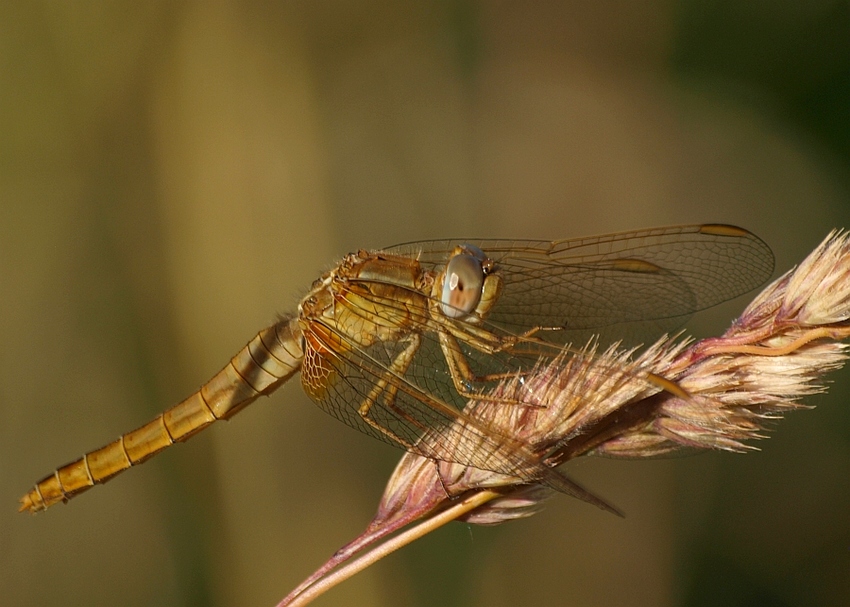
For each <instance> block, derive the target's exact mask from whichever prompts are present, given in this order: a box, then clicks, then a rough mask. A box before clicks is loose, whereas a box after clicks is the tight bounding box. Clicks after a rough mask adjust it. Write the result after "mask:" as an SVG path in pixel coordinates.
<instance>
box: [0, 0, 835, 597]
mask: <svg viewBox="0 0 850 607" xmlns="http://www.w3.org/2000/svg"><path fill="white" fill-rule="evenodd" d="M518 4H519V3H512V2H478V3H476V2H450V1H448V0H435V1H433V2H418V3H417V2H404V3H396V2H382V1H373V2H338V1H337V2H324V3H311V2H237V1H230V2H227V1H217V2H162V1H160V2H112V3H109V4H108V5H106V4H105V3H85V2H10V1H8V0H5V1H2V2H0V604H2V605H12V606H29V605H32V606H42V605H50V604H52V605H63V606H76V605H81V606H83V605H85V606H92V605H94V606H99V605H124V606H128V607H130V606H142V605H147V606H170V605H184V606H203V605H213V606H221V607H225V606H231V605H232V606H237V605H238V606H243V605H244V606H271V605H273V604H275V603H276V601H277V600H279V599H280V598H281V597H283V596H284V595H285V594H286V593H287V592H288V591H289V590H290V589H292V587H294V586H295V585H296V584H297V583H298V582H299V581H300V580H301V579H303V578H304V577H305V576H306V575H308V574H309V573H310V572H311V571H312V570H313V569H315V568H316V567H317V566H318V565H319V564H320V563H321V562H322V561H323V560H324V559H325V558H327V557H328V556H330V554H331V553H332V552H333V551H334V550H335V549H336V548H337V547H339V546H340V545H342V544H343V543H345V542H346V541H348V540H349V539H350V538H352V537H353V536H354V535H356V534H357V533H359V532H360V531H361V530H362V528H363V527H364V526H365V524H366V523H367V522H368V520H369V518H370V517H371V515H372V513H373V511H374V508H375V506H376V504H377V500H378V498H379V496H380V493H381V490H382V487H383V482H384V480H385V479H386V477H387V475H388V474H389V472H390V470H391V469H392V467H393V465H394V462H395V460H396V459H397V458H398V455H399V454H398V453H397V452H395V451H394V450H392V449H391V448H389V447H387V446H385V445H382V444H380V443H378V442H377V441H372V440H370V439H368V438H366V437H364V436H361V435H359V434H358V433H356V432H354V431H352V430H350V429H348V428H347V427H345V426H343V425H342V424H339V423H338V422H336V421H334V420H333V419H331V418H330V417H328V416H326V415H324V414H323V413H322V412H321V411H319V409H318V408H317V407H315V406H314V405H313V404H312V403H311V402H310V401H309V400H308V398H307V397H306V396H304V395H303V394H302V393H301V391H300V389H299V387H298V385H297V384H296V383H294V384H293V385H291V386H287V387H286V388H285V389H282V390H281V391H279V393H277V394H275V395H274V396H273V397H271V398H269V399H263V400H261V401H260V402H258V403H256V404H254V405H253V406H252V407H250V408H249V409H248V410H246V411H245V412H244V413H242V414H240V415H239V416H237V417H236V418H234V420H232V421H231V422H230V423H226V424H224V423H222V424H218V425H217V426H216V427H213V428H212V429H210V430H208V431H207V432H205V433H204V434H202V435H200V436H198V437H196V438H195V439H193V440H191V441H190V442H188V443H187V444H185V445H182V446H178V447H176V448H174V449H171V450H169V451H168V452H166V453H165V454H163V455H160V456H158V457H157V458H155V459H154V460H152V461H150V462H149V463H147V464H145V465H144V466H142V467H140V468H138V469H134V470H131V471H129V472H127V473H126V474H124V475H122V476H121V477H119V478H118V479H116V480H114V481H112V482H111V483H109V484H108V485H106V486H104V487H98V488H95V489H94V490H92V491H91V492H89V493H87V494H85V495H83V496H81V497H79V498H78V499H76V500H74V501H73V502H72V503H71V504H69V505H66V506H62V505H60V506H57V507H55V508H54V509H52V510H51V511H49V512H47V513H44V514H41V515H39V516H34V517H33V516H27V515H23V514H17V513H16V512H15V510H16V500H17V498H18V497H19V496H20V495H21V494H23V493H24V492H25V491H26V490H27V489H28V488H29V487H30V485H31V483H32V482H33V481H35V480H36V479H38V478H40V477H41V476H43V475H45V474H47V473H49V472H50V471H51V470H52V469H54V468H55V467H56V466H58V465H60V464H63V463H65V462H67V461H69V460H71V459H73V458H75V457H78V456H79V455H80V454H81V453H83V452H84V451H86V450H89V449H93V448H96V447H99V446H100V445H102V444H104V443H106V442H108V441H110V440H112V439H114V438H115V437H116V436H117V435H118V434H119V433H121V432H124V431H127V430H130V429H132V428H134V427H136V426H138V425H140V424H142V423H144V422H146V421H148V419H149V418H151V417H152V416H154V415H155V414H156V413H158V412H159V411H160V410H161V409H163V408H165V407H166V406H169V405H171V404H173V403H175V402H177V401H178V400H180V399H182V398H183V397H185V396H186V395H187V394H189V393H190V392H191V391H193V390H194V389H196V388H197V387H198V386H199V385H200V384H201V383H202V382H203V381H205V380H206V379H208V378H209V377H210V376H212V374H213V373H215V372H216V371H218V369H220V368H221V367H222V366H223V365H224V364H225V363H226V361H227V360H228V359H229V357H230V356H232V355H233V354H234V353H235V352H236V351H237V350H238V349H239V348H240V347H241V346H242V345H243V344H244V343H245V342H246V341H247V340H248V339H249V338H251V337H252V336H253V335H254V334H255V331H256V330H258V329H260V328H261V327H263V326H264V325H265V324H267V323H270V322H271V321H273V320H274V318H275V315H276V314H277V313H279V312H285V311H287V310H291V309H292V308H293V306H294V304H295V303H296V301H297V298H298V297H299V295H300V294H302V293H303V292H304V291H305V289H307V288H308V287H309V285H310V283H311V281H312V280H313V279H315V278H316V277H317V276H318V275H319V274H320V273H321V272H322V271H323V270H324V269H326V268H327V267H328V266H329V265H330V264H331V263H333V261H334V260H335V259H336V258H338V257H339V256H340V255H343V254H345V253H346V252H348V251H351V250H353V249H356V248H359V247H366V248H368V247H380V246H385V245H390V244H394V243H397V242H403V241H409V240H416V239H422V238H437V237H450V236H452V237H453V236H470V237H477V236H494V237H495V236H515V237H525V238H562V237H568V236H580V235H586V234H591V233H600V232H611V231H616V230H622V229H631V228H638V227H646V226H651V225H659V224H670V223H688V222H703V221H707V222H727V223H736V224H740V225H743V226H745V227H748V228H750V229H751V230H753V231H755V232H757V233H758V234H760V235H761V236H762V237H763V238H764V239H765V240H767V241H768V242H769V243H770V244H771V245H772V246H773V247H774V249H775V251H776V254H777V268H778V269H779V270H782V271H784V270H786V269H787V268H789V267H790V266H791V265H792V264H793V263H795V262H797V261H799V260H801V259H802V257H803V256H804V255H805V254H806V253H807V252H808V251H809V250H811V248H812V247H813V246H815V245H816V244H817V243H818V242H819V241H820V240H821V239H822V238H823V237H824V236H825V235H826V234H827V232H828V231H829V230H830V229H831V228H833V227H840V226H847V225H850V206H849V205H850V178H848V175H850V170H848V169H850V113H848V108H850V36H848V35H847V32H848V31H850V3H848V2H847V1H840V0H833V1H829V0H818V1H815V2H805V3H803V2H799V3H798V2H784V3H768V2H754V1H748V0H744V1H731V0H726V1H723V0H713V1H703V2H699V1H696V0H682V1H679V2H676V1H673V0H670V1H666V2H665V1H657V2H647V3H636V2H627V1H616V0H611V1H604V2H595V3H587V2H554V1H553V2H537V3H534V4H533V5H530V6H521V7H520V6H517V5H518ZM744 303H745V301H738V302H736V303H734V304H732V305H728V306H725V307H723V308H722V309H720V310H718V311H712V313H709V314H703V315H701V316H699V317H698V318H696V319H695V320H694V322H692V323H691V324H690V325H689V329H690V330H692V331H694V332H696V333H697V334H701V335H706V334H708V333H709V332H717V331H720V330H722V329H723V328H724V327H725V325H726V324H727V323H728V321H729V320H730V319H731V318H733V317H734V316H735V314H736V313H737V311H739V310H740V309H741V307H742V306H743V305H744ZM831 379H833V380H834V381H835V384H834V386H833V387H832V389H831V393H830V394H829V395H828V396H825V397H816V398H812V399H809V402H810V403H811V404H816V405H817V408H816V409H815V410H813V411H803V412H799V413H796V414H794V415H792V416H791V417H790V418H789V419H787V420H785V421H784V422H782V423H780V424H778V425H777V428H776V432H774V433H773V437H772V438H771V439H770V440H768V441H764V442H762V443H761V444H760V446H761V447H762V449H763V451H761V452H760V453H755V454H749V455H746V456H740V455H737V456H736V455H722V454H721V455H717V454H710V455H701V456H695V457H687V458H675V459H668V460H661V461H653V462H623V461H611V460H585V461H580V462H576V463H575V465H573V466H572V468H571V470H572V472H573V473H574V474H575V476H576V477H578V478H580V479H582V480H583V481H584V482H586V483H587V484H588V485H589V486H591V487H592V488H593V489H595V490H596V491H597V492H599V493H601V494H602V495H604V496H605V497H606V498H607V499H609V500H611V501H612V502H613V503H615V504H617V505H618V506H619V507H621V508H622V509H624V510H625V511H626V512H627V513H628V517H627V518H626V519H625V520H619V519H617V518H615V517H613V516H610V515H607V514H605V513H603V512H601V511H598V510H596V509H594V508H592V507H590V506H587V505H585V504H582V503H578V502H576V501H575V500H570V499H568V498H566V497H563V496H558V497H556V498H555V499H553V500H552V501H551V502H550V503H549V505H548V507H547V509H546V510H545V511H544V512H543V513H542V514H540V515H538V516H536V517H534V518H532V519H529V520H527V521H519V522H515V523H511V524H507V525H504V526H502V527H500V528H492V529H484V528H476V527H472V528H470V527H468V526H465V525H461V524H453V525H450V526H449V527H447V528H445V529H443V530H440V531H439V532H437V533H435V534H433V535H432V536H431V537H428V538H425V539H424V540H422V541H420V542H418V543H417V544H416V545H414V546H411V547H409V548H407V549H405V550H404V551H402V552H400V553H398V554H396V555H393V556H392V557H390V558H389V559H387V560H386V561H384V562H381V563H380V564H378V565H377V566H375V567H373V568H372V569H370V570H369V571H367V572H365V573H363V574H361V575H359V576H358V577H357V578H355V579H353V580H351V581H349V582H347V583H346V584H344V585H343V586H341V587H339V588H337V589H335V590H333V591H332V592H331V593H330V594H328V595H326V596H325V597H323V598H322V600H320V601H317V603H316V604H317V605H418V606H438V605H439V606H443V605H480V606H485V605H486V606H501V605H505V606H508V605H539V606H550V605H568V606H572V605H576V606H578V605H581V606H584V605H589V606H612V607H613V606H621V605H629V606H631V607H640V606H653V607H657V606H661V607H665V606H713V605H726V606H729V605H731V606H797V605H799V606H804V605H805V606H809V605H846V604H850V517H848V516H847V513H848V512H850V481H848V479H850V403H849V402H848V399H847V395H848V391H850V374H849V373H846V372H845V373H836V374H834V375H833V376H832V378H831Z"/></svg>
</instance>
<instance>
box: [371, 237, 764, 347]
mask: <svg viewBox="0 0 850 607" xmlns="http://www.w3.org/2000/svg"><path fill="white" fill-rule="evenodd" d="M465 243H468V244H473V245H475V246H477V247H479V248H481V249H482V250H483V251H484V252H485V253H486V254H487V255H488V256H490V257H491V258H492V259H493V260H495V261H496V263H497V266H498V269H497V271H498V272H501V273H502V275H503V276H504V291H503V292H502V294H501V296H500V297H499V301H498V303H497V304H496V306H495V307H494V309H493V311H492V313H491V314H490V315H489V317H488V320H489V321H490V322H492V323H494V324H496V325H499V326H502V327H504V328H505V329H506V330H508V331H512V332H517V333H520V332H522V331H524V330H527V329H528V328H530V327H535V326H541V327H562V328H563V330H561V331H557V332H552V333H549V334H548V335H547V337H549V338H550V339H552V340H554V341H557V342H562V343H565V342H574V343H581V342H584V341H586V340H587V339H588V338H589V337H590V336H591V335H599V336H600V340H601V341H602V342H603V343H605V342H607V341H611V340H614V339H622V340H624V342H625V343H629V344H635V343H638V342H639V341H643V340H645V339H654V338H656V337H658V336H659V335H660V334H661V333H664V332H669V331H672V330H674V329H676V328H678V327H680V326H681V325H682V324H683V323H684V322H685V321H686V320H687V319H688V318H689V317H690V316H691V315H692V314H693V313H694V312H696V311H698V310H703V309H705V308H708V307H711V306H713V305H716V304H719V303H721V302H723V301H727V300H729V299H732V298H734V297H737V296H739V295H742V294H744V293H746V292H748V291H750V290H752V289H754V288H756V287H757V286H759V285H761V284H762V283H764V282H765V281H766V280H767V279H768V278H769V277H770V275H771V273H772V272H773V253H772V252H771V250H770V248H769V247H768V246H767V245H766V244H765V243H764V242H763V241H762V240H760V239H759V238H758V237H757V236H755V235H754V234H752V233H750V232H748V231H746V230H744V229H742V228H738V227H734V226H726V225H719V224H710V225H692V226H675V227H665V228H652V229H647V230H639V231H634V232H623V233H618V234H608V235H603V236H595V237H588V238H576V239H571V240H560V241H553V242H549V241H528V240H443V241H429V242H418V243H410V244H405V245H399V246H396V247H391V248H389V249H387V252H390V253H393V254H396V255H411V256H413V257H417V258H418V259H419V260H420V263H422V264H423V265H425V266H426V267H430V268H432V269H438V268H440V267H442V265H443V264H445V262H446V258H447V256H448V255H449V254H450V253H451V251H452V250H454V248H455V247H456V246H457V245H459V244H465Z"/></svg>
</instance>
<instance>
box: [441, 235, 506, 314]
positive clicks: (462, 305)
mask: <svg viewBox="0 0 850 607" xmlns="http://www.w3.org/2000/svg"><path fill="white" fill-rule="evenodd" d="M495 269H496V264H495V263H494V262H493V260H492V259H490V258H489V257H487V255H486V254H485V253H484V251H482V250H481V249H479V248H478V247H476V246H473V245H468V244H467V245H461V246H458V247H456V248H455V250H454V251H453V252H452V255H451V257H450V258H449V262H448V263H447V264H446V269H445V270H444V271H443V272H442V274H441V275H440V278H439V280H438V281H437V283H436V284H435V293H434V294H435V295H437V294H438V293H439V297H440V310H441V311H442V313H443V314H444V315H445V316H446V317H448V318H453V319H458V320H465V321H467V322H473V323H474V322H477V321H479V320H480V319H482V318H484V317H485V316H486V315H487V313H488V312H489V311H490V308H492V306H493V304H494V303H495V302H496V300H497V299H498V295H499V292H500V291H501V284H502V282H501V278H500V277H499V276H498V274H496V273H495Z"/></svg>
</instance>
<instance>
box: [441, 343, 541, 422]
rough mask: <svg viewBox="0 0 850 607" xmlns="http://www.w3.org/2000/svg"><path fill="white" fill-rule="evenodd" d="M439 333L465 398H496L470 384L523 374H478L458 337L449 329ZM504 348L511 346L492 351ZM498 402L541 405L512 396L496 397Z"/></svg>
mask: <svg viewBox="0 0 850 607" xmlns="http://www.w3.org/2000/svg"><path fill="white" fill-rule="evenodd" d="M532 331H536V330H532ZM439 335H440V347H441V348H442V350H443V356H444V357H445V359H446V363H447V364H448V366H449V374H450V375H451V377H452V382H453V383H454V386H455V390H457V392H458V394H460V395H461V396H462V397H464V398H468V399H473V400H494V399H493V397H491V396H489V395H488V394H485V393H483V391H481V392H476V391H474V390H471V389H470V388H469V384H483V383H485V382H493V381H499V380H502V379H514V378H517V377H520V376H521V375H522V372H520V371H516V372H511V373H491V374H488V375H476V374H475V372H474V371H473V370H472V368H471V367H470V366H469V361H468V360H467V359H466V356H465V355H464V354H463V352H462V351H461V349H460V344H459V343H458V341H457V337H455V336H454V335H453V334H451V333H449V332H448V331H440V332H439ZM512 341H513V340H512ZM503 349H504V350H507V349H509V346H508V345H500V346H499V347H498V349H493V350H491V351H492V352H499V351H501V350H503ZM496 402H499V403H500V404H506V405H523V406H526V407H539V406H540V405H537V404H535V403H529V402H526V401H521V400H517V399H510V398H504V399H502V398H500V399H496Z"/></svg>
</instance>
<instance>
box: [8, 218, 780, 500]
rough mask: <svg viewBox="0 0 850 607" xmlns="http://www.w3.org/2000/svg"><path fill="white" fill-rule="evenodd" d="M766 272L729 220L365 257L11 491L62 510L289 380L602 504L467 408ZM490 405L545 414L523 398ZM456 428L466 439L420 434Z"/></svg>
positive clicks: (448, 457) (342, 265) (680, 319)
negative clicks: (204, 373)
mask: <svg viewBox="0 0 850 607" xmlns="http://www.w3.org/2000/svg"><path fill="white" fill-rule="evenodd" d="M772 272H773V254H772V252H771V250H770V248H769V247H768V246H767V245H766V244H765V243H764V242H763V241H762V240H760V239H759V238H758V237H757V236H755V235H754V234H752V233H751V232H749V231H747V230H745V229H743V228H739V227H735V226H730V225H724V224H703V225H687V226H673V227H662V228H650V229H644V230H638V231H631V232H621V233H615V234H607V235H602V236H595V237H585V238H575V239H567V240H557V241H535V240H495V239H483V240H482V239H454V240H432V241H423V242H414V243H408V244H403V245H397V246H393V247H389V248H386V249H382V250H376V251H366V250H360V251H358V252H356V253H352V254H349V255H347V256H346V257H344V258H343V259H342V260H341V261H340V262H339V263H338V264H337V265H336V266H335V267H334V268H332V269H331V270H329V271H328V272H326V273H325V274H323V275H322V276H321V277H320V278H319V279H318V280H316V281H315V282H314V283H313V285H312V287H311V288H310V290H309V292H308V293H307V294H306V295H305V296H304V297H303V299H302V300H301V301H300V303H299V304H298V306H297V309H296V310H295V311H294V312H293V313H291V314H288V315H285V316H281V317H280V318H279V320H278V321H277V322H275V323H274V324H272V325H271V326H269V327H267V328H265V329H263V330H262V331H260V332H259V333H257V335H256V336H254V338H253V339H251V340H250V341H249V342H248V343H247V344H246V345H245V346H244V347H243V348H242V349H241V350H240V351H239V352H238V353H237V354H236V355H235V356H234V357H233V358H232V359H231V360H230V361H229V362H228V363H227V365H226V366H225V367H224V368H223V369H222V370H221V371H219V372H218V373H217V374H216V375H214V376H213V377H212V379H210V380H209V381H208V382H207V383H205V384H204V385H203V386H201V388H200V389H198V390H197V391H196V392H195V393H194V394H192V395H191V396H189V397H188V398H187V399H185V400H183V401H182V402H180V403H178V404H176V405H174V406H173V407H171V408H170V409H167V410H166V411H164V412H163V413H161V414H159V415H157V416H156V417H155V418H154V419H153V420H151V421H150V422H148V423H147V424H145V425H143V426H141V427H139V428H137V429H135V430H133V431H131V432H128V433H126V434H124V435H122V436H121V437H120V438H118V439H117V440H115V441H113V442H111V443H109V444H107V445H105V446H103V447H101V448H100V449H96V450H94V451H90V452H88V453H86V454H85V455H83V456H82V457H80V458H78V459H76V460H74V461H73V462H71V463H69V464H66V465H64V466H62V467H60V468H58V469H56V470H55V471H54V472H53V473H51V474H49V475H47V476H45V477H44V478H43V479H41V480H39V481H38V482H37V483H35V485H34V486H33V488H32V489H31V490H30V491H29V492H28V493H27V494H26V495H25V496H24V497H23V498H21V500H20V510H21V511H29V512H38V511H41V510H45V509H47V508H48V507H50V506H52V505H53V504H56V503H59V502H67V501H68V500H69V499H71V498H72V497H75V496H77V495H79V494H80V493H82V492H84V491H86V490H87V489H89V488H91V487H93V486H94V485H97V484H101V483H104V482H106V481H107V480H109V479H111V478H113V477H114V476H116V475H117V474H119V473H120V472H123V471H124V470H127V469H129V468H130V467H132V466H135V465H137V464H140V463H142V462H144V461H146V460H147V459H149V458H150V457H152V456H153V455H155V454H157V453H159V452H160V451H162V450H164V449H166V448H167V447H169V446H171V445H173V444H175V443H178V442H182V441H185V440H186V439H188V438H189V437H191V436H193V435H195V434H196V433H198V432H200V431H201V430H203V429H205V428H206V427H208V426H209V425H210V424H212V423H213V422H215V421H217V420H220V419H228V418H230V417H232V416H233V415H234V414H236V413H237V412H239V411H241V410H242V409H243V408H245V407H246V406H247V405H249V404H250V403H252V402H253V401H255V400H256V399H257V398H259V397H260V396H265V395H268V394H270V393H272V392H274V391H275V390H277V389H278V388H279V387H280V386H281V385H283V384H285V383H286V382H288V381H289V380H290V379H291V378H292V377H293V376H294V375H296V374H298V373H300V378H301V384H302V387H303V389H304V391H305V392H306V393H307V394H308V395H309V396H310V398H311V399H313V400H314V401H315V402H316V403H317V404H318V405H319V406H320V407H321V408H322V409H323V410H325V411H326V412H327V413H329V414H331V415H332V416H334V417H336V418H337V419H339V420H341V421H343V422H344V423H346V424H348V425H349V426H352V427H354V428H356V429H358V430H360V431H361V432H364V433H366V434H368V435H370V436H373V437H375V438H377V439H379V440H382V441H384V442H387V443H390V444H392V445H395V446H397V447H400V448H402V449H405V450H407V451H411V452H413V453H417V454H420V455H423V456H425V457H428V458H431V459H433V460H438V461H452V462H456V463H459V464H464V465H468V466H472V467H477V468H481V469H484V470H493V471H496V472H500V473H505V474H509V475H512V476H514V477H517V478H519V479H521V480H523V481H526V482H529V483H531V482H542V483H545V484H547V485H549V486H550V487H552V488H555V489H557V490H559V491H562V492H564V493H567V494H570V495H573V496H575V497H578V498H580V499H583V500H585V501H588V502H590V503H593V504H595V505H597V506H599V507H601V508H605V509H609V510H612V508H611V507H610V506H608V505H607V504H606V503H605V502H604V500H602V499H601V498H598V497H596V496H595V495H593V494H591V493H590V492H589V491H587V490H586V489H584V488H583V487H581V486H580V485H578V484H577V483H575V482H574V481H572V480H571V479H569V478H568V477H567V476H566V475H564V474H562V473H561V472H560V471H558V470H556V469H553V468H551V467H549V466H546V465H545V462H543V461H541V459H540V458H539V457H537V456H534V455H533V454H532V453H530V451H529V449H528V448H526V446H524V445H522V444H517V443H516V441H514V440H512V439H511V438H510V437H507V436H503V435H500V434H499V433H498V432H497V431H495V430H494V429H493V428H491V427H488V426H487V425H486V424H485V423H483V422H481V421H480V420H476V419H472V418H471V417H469V416H467V415H466V414H465V413H464V404H465V403H468V402H473V401H476V400H482V399H486V398H487V395H488V393H489V392H490V391H491V390H492V388H493V387H495V386H496V385H497V384H498V382H499V381H503V380H505V379H509V378H520V379H521V378H522V377H523V374H526V373H528V372H530V370H531V369H533V368H534V366H535V365H537V364H539V362H540V361H541V360H547V359H548V360H552V359H554V358H555V357H556V356H559V355H561V354H562V353H563V352H565V351H568V352H573V353H574V355H587V354H586V350H582V349H578V348H573V346H572V344H582V343H583V342H584V341H585V340H588V339H596V340H617V341H623V340H624V342H625V343H637V341H638V340H640V339H643V338H646V337H647V336H652V335H654V336H655V337H657V336H658V335H660V334H662V333H665V332H669V331H672V330H675V329H676V328H678V327H680V326H681V325H682V324H684V322H685V321H686V320H687V319H688V318H689V317H690V316H691V315H692V314H693V313H694V312H696V311H699V310H702V309H705V308H708V307H710V306H714V305H716V304H718V303H721V302H723V301H726V300H729V299H732V298H734V297H737V296H739V295H742V294H744V293H746V292H747V291H750V290H752V289H754V288H756V287H757V286H759V285H761V284H762V283H763V282H765V281H766V280H767V279H768V278H769V277H770V275H771V273H772ZM582 353H584V354H582ZM645 379H646V381H649V382H653V381H657V382H659V384H660V385H661V386H662V387H665V386H669V385H670V384H672V382H666V383H665V381H664V379H663V378H652V377H649V376H648V377H647V378H645ZM668 389H669V388H668ZM500 404H501V405H503V406H505V407H523V406H524V407H534V406H539V405H538V404H537V403H535V402H534V395H533V394H529V395H528V398H527V399H526V398H523V399H521V400H519V401H510V402H504V403H500ZM458 421H461V422H462V423H460V424H458V423H457V422H458ZM450 428H455V429H456V428H462V429H463V430H462V431H463V432H465V433H472V434H473V435H474V436H472V437H471V438H473V439H474V440H466V441H446V442H445V443H443V442H441V441H439V440H431V439H430V438H431V437H433V436H435V433H436V436H439V435H440V432H442V431H446V432H448V431H449V429H450ZM426 435H427V436H428V437H429V440H423V437H424V436H426ZM464 444H467V445H476V447H475V448H468V449H464V448H462V445H464ZM459 445H461V447H459Z"/></svg>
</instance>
